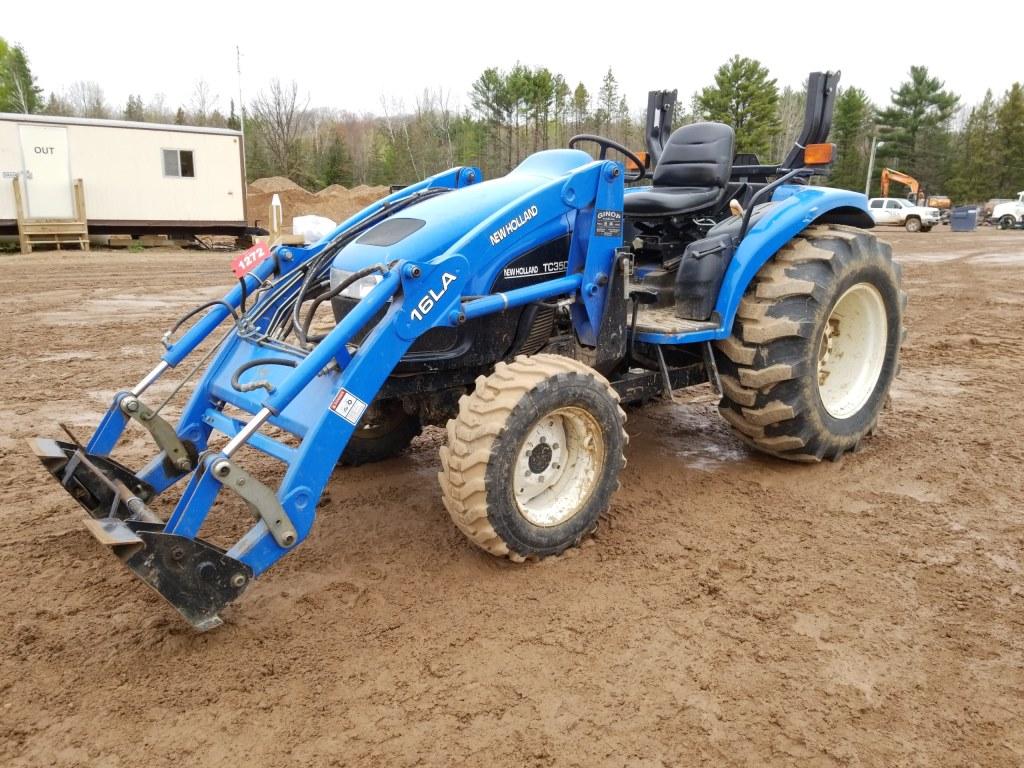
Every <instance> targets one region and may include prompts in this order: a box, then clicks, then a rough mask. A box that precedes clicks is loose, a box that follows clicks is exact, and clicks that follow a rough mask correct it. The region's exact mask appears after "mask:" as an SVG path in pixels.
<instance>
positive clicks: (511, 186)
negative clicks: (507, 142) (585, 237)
mask: <svg viewBox="0 0 1024 768" xmlns="http://www.w3.org/2000/svg"><path fill="white" fill-rule="evenodd" d="M591 162H593V158H591V157H590V155H588V154H587V153H586V152H582V151H579V150H575V149H552V150H548V151H545V152H538V153H536V154H534V155H531V156H530V157H528V158H527V159H526V160H524V161H523V162H522V163H520V164H519V165H518V166H516V168H515V169H513V170H512V171H511V172H510V173H509V174H508V175H507V176H503V177H501V178H498V179H494V180H492V181H485V182H481V183H479V184H474V185H472V186H469V187H464V188H462V189H457V190H454V191H452V192H447V193H445V194H443V195H438V196H437V197H433V198H430V199H428V200H424V201H423V202H422V203H417V204H416V205H413V206H411V207H409V208H406V209H404V210H403V211H401V212H400V213H398V214H396V215H395V216H393V217H391V218H388V219H385V220H384V221H382V222H381V223H379V224H377V225H376V226H375V227H373V228H372V229H370V230H368V231H367V232H365V233H363V234H362V235H360V237H359V238H358V239H356V240H355V241H354V242H352V243H350V244H349V245H347V246H345V247H344V248H343V249H342V250H341V251H339V252H338V255H337V256H336V257H335V258H334V262H333V263H332V265H331V266H332V270H331V271H332V275H335V274H337V273H339V272H341V273H351V272H355V271H357V270H360V269H362V268H364V267H367V266H370V265H371V264H379V263H384V264H386V263H388V262H391V261H395V260H399V259H416V260H420V261H422V260H424V259H430V258H433V257H435V256H439V255H440V254H442V253H444V252H445V251H446V250H448V249H449V248H451V246H452V245H454V244H455V243H456V242H457V241H458V240H459V239H460V238H461V237H462V236H463V235H465V234H466V233H468V232H469V231H471V230H472V229H473V228H474V227H476V226H477V225H479V224H480V223H481V222H483V221H484V220H485V219H487V218H488V217H490V216H491V215H492V214H494V213H495V212H496V211H498V210H500V209H502V208H504V207H505V206H506V205H508V204H509V203H512V202H513V201H515V200H516V199H518V198H520V197H522V196H523V195H526V194H529V192H530V190H533V189H537V188H538V187H541V186H543V185H545V184H548V183H550V182H551V181H554V180H555V179H558V178H560V177H562V176H566V175H567V174H569V173H570V172H571V171H573V170H575V169H577V168H579V167H581V166H584V165H586V164H588V163H591ZM562 218H563V222H562V225H561V227H560V228H561V229H563V230H564V231H562V232H556V233H553V236H558V235H559V234H566V233H568V232H569V222H567V221H564V217H562ZM332 282H334V281H333V280H332Z"/></svg>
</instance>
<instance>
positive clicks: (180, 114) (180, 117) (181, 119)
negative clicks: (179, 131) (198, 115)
mask: <svg viewBox="0 0 1024 768" xmlns="http://www.w3.org/2000/svg"><path fill="white" fill-rule="evenodd" d="M187 122H188V120H187V119H186V118H185V110H184V109H182V108H181V107H178V111H177V112H176V113H175V115H174V124H175V125H185V123H187Z"/></svg>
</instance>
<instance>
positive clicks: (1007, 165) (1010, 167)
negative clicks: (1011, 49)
mask: <svg viewBox="0 0 1024 768" xmlns="http://www.w3.org/2000/svg"><path fill="white" fill-rule="evenodd" d="M996 139H997V143H998V147H999V154H1000V164H1001V165H1002V172H1001V173H1000V175H999V191H1000V196H1001V197H1016V196H1017V193H1018V192H1020V191H1021V190H1024V88H1022V87H1021V84H1020V83H1014V84H1013V85H1011V86H1010V89H1009V90H1008V91H1007V92H1006V95H1005V96H1003V103H1002V104H1001V105H1000V107H999V111H998V113H997V114H996Z"/></svg>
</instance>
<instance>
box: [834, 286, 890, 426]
mask: <svg viewBox="0 0 1024 768" xmlns="http://www.w3.org/2000/svg"><path fill="white" fill-rule="evenodd" d="M888 333H889V329H888V318H887V314H886V310H885V302H884V300H883V299H882V294H881V293H880V292H879V291H878V289H877V288H875V286H873V285H871V284H870V283H857V284H856V285H854V286H853V287H852V288H850V289H848V290H847V291H846V292H845V293H844V294H843V295H842V296H840V297H839V300H838V301H837V302H836V303H835V305H834V306H833V308H832V312H831V313H830V314H829V317H828V321H827V322H826V323H825V327H824V329H823V330H822V333H821V340H820V342H819V346H818V395H819V396H820V398H821V403H822V405H824V406H825V410H826V411H828V412H829V414H830V415H831V416H833V417H834V418H836V419H848V418H850V417H852V416H854V415H855V414H857V413H858V412H860V410H861V409H862V408H863V407H864V405H865V404H866V403H867V402H868V400H870V399H871V395H872V394H873V393H874V392H875V389H876V387H877V385H878V379H879V377H880V376H881V375H882V367H883V365H884V364H885V352H886V342H887V341H888Z"/></svg>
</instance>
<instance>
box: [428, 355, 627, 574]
mask: <svg viewBox="0 0 1024 768" xmlns="http://www.w3.org/2000/svg"><path fill="white" fill-rule="evenodd" d="M625 420H626V415H625V413H623V411H622V409H621V408H620V407H619V397H618V394H617V393H616V392H615V390H614V389H612V387H611V385H610V384H609V383H608V381H607V380H606V379H605V378H604V377H603V376H601V374H599V373H597V371H595V370H593V369H592V368H589V367H588V366H586V365H584V364H583V363H581V362H578V361H576V360H572V359H569V358H567V357H561V356H559V355H549V354H538V355H533V356H519V357H517V358H516V359H515V360H514V361H513V362H511V363H498V364H497V366H495V369H494V373H492V374H491V375H490V376H486V377H484V376H480V377H479V378H478V379H477V380H476V386H475V389H474V391H473V393H472V394H470V395H464V396H463V397H462V398H461V399H460V401H459V415H458V416H457V417H456V418H454V419H451V420H450V421H449V422H448V445H447V446H445V447H443V448H442V449H441V472H440V473H439V474H438V480H439V482H440V484H441V495H442V499H443V500H444V505H445V507H446V508H447V510H448V513H449V514H450V515H451V517H452V520H453V521H454V522H455V524H456V525H457V526H458V527H459V529H460V530H461V531H462V532H463V533H465V534H466V536H467V537H468V538H469V540H470V541H472V542H473V543H474V544H476V545H477V546H478V547H480V548H481V549H484V550H486V551H487V552H489V553H491V554H492V555H497V556H503V557H508V558H509V559H511V560H515V561H522V560H525V559H527V558H543V557H546V556H548V555H557V554H559V553H561V552H563V551H565V550H566V549H568V548H569V547H573V546H576V545H578V544H579V543H580V541H581V540H582V539H583V538H584V537H585V536H587V535H588V534H590V533H591V532H592V531H593V530H594V529H595V528H596V527H597V522H598V518H599V517H600V516H601V514H602V513H603V512H605V511H606V510H607V509H608V505H609V502H610V499H611V495H612V494H613V493H614V492H615V490H616V489H617V488H618V475H619V472H620V470H621V469H622V468H623V467H624V466H625V463H626V460H625V457H624V456H623V449H624V448H625V445H626V443H627V442H628V439H629V438H628V437H627V435H626V432H625V429H624V428H623V425H624V423H625Z"/></svg>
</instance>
